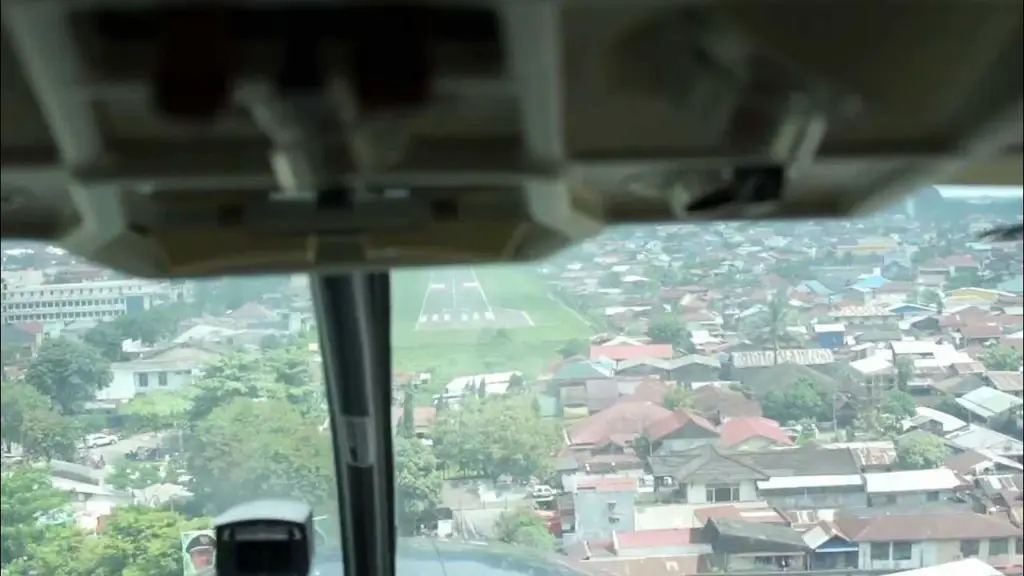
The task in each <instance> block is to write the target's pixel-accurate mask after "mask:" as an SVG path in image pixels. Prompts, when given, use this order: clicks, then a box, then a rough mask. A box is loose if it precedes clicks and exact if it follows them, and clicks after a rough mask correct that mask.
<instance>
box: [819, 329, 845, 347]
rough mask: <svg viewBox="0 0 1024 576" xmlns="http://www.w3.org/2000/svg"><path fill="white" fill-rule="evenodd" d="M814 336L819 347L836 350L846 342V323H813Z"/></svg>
mask: <svg viewBox="0 0 1024 576" xmlns="http://www.w3.org/2000/svg"><path fill="white" fill-rule="evenodd" d="M814 337H815V339H816V340H817V342H818V346H819V347H821V348H829V349H832V350H836V349H839V348H842V347H843V346H844V345H845V344H846V325H844V324H815V325H814Z"/></svg>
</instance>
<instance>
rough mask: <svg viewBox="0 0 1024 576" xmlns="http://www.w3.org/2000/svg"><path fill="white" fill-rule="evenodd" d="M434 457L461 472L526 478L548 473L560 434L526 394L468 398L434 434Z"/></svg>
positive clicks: (445, 416) (441, 419)
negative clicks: (539, 412)
mask: <svg viewBox="0 0 1024 576" xmlns="http://www.w3.org/2000/svg"><path fill="white" fill-rule="evenodd" d="M433 439H434V444H435V446H436V454H437V456H438V458H440V459H442V460H444V461H445V462H446V463H450V464H451V465H452V466H457V467H458V468H461V469H462V470H464V471H467V472H473V473H480V474H483V475H484V476H487V477H488V478H492V479H498V478H499V477H501V476H510V477H512V478H518V479H522V480H527V479H529V478H531V477H538V478H545V477H547V476H548V475H549V474H550V472H551V454H552V453H553V451H554V450H555V449H556V447H557V446H558V439H559V437H558V431H557V429H556V428H555V426H553V425H552V424H550V423H548V422H545V421H544V420H542V419H541V417H540V414H538V412H537V411H536V409H535V407H534V404H533V402H532V399H531V398H530V397H528V396H489V397H486V398H474V397H467V398H464V399H463V400H462V402H461V405H460V406H459V407H458V409H454V410H447V411H445V412H443V413H442V414H441V416H440V417H439V418H438V421H437V423H436V425H435V427H434V430H433Z"/></svg>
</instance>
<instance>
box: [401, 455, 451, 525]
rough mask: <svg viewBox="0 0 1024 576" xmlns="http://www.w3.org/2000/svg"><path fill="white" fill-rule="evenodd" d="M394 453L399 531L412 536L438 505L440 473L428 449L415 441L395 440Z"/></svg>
mask: <svg viewBox="0 0 1024 576" xmlns="http://www.w3.org/2000/svg"><path fill="white" fill-rule="evenodd" d="M394 452H395V485H396V494H395V503H396V504H397V505H398V528H399V531H400V532H401V533H402V534H403V535H413V534H415V533H416V531H417V529H418V527H419V525H420V523H421V522H424V521H426V520H428V516H429V515H430V514H431V513H433V512H434V511H435V510H437V507H438V506H440V505H441V483H442V480H441V474H440V473H439V472H438V471H437V459H436V458H434V454H433V453H432V452H431V450H430V447H428V446H426V445H424V444H423V443H422V442H420V441H419V440H416V439H415V438H411V439H407V438H402V437H397V438H395V441H394Z"/></svg>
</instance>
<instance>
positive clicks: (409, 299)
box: [391, 265, 591, 385]
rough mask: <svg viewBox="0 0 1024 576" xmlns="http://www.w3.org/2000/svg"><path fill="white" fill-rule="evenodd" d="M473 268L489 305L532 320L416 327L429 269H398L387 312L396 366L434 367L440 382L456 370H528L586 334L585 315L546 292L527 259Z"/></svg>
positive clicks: (408, 368)
mask: <svg viewBox="0 0 1024 576" xmlns="http://www.w3.org/2000/svg"><path fill="white" fill-rule="evenodd" d="M473 271H474V272H475V273H476V279H477V280H478V282H479V288H480V290H481V291H482V292H483V294H485V295H486V300H487V303H488V304H489V306H491V307H493V308H494V309H496V310H497V309H510V310H521V311H523V312H526V313H527V314H528V315H529V317H530V319H531V321H532V323H533V325H532V326H515V327H510V328H502V329H494V328H483V329H480V328H472V327H468V328H467V327H452V328H451V329H434V330H420V329H417V321H418V320H419V319H420V314H421V312H422V308H423V304H424V295H425V294H426V293H427V290H428V285H429V284H430V283H431V281H432V280H431V278H432V274H431V271H430V270H427V269H424V270H402V271H397V272H395V273H394V275H393V277H392V314H391V317H392V326H391V330H392V332H391V339H392V343H393V347H394V348H393V357H394V368H395V370H396V371H400V372H405V371H416V370H428V369H434V370H435V372H436V380H435V382H437V383H438V385H441V384H443V383H444V382H447V381H448V380H449V379H451V378H452V377H455V376H463V375H468V374H474V373H482V372H491V371H504V370H521V371H522V372H524V373H525V374H526V375H527V376H532V375H535V374H536V373H537V372H538V371H539V370H540V369H541V368H542V367H543V366H544V365H545V364H547V363H550V362H551V361H552V360H554V359H556V358H557V354H558V348H559V347H560V346H561V345H562V344H563V343H565V342H566V341H567V340H572V339H574V338H585V337H587V336H589V335H590V332H591V330H590V327H589V326H588V325H587V324H586V323H585V322H584V321H583V319H581V318H580V317H579V316H577V315H576V314H575V313H574V312H573V311H571V310H569V309H567V308H565V307H564V306H562V305H561V304H559V303H558V302H556V301H554V300H552V299H551V298H550V297H549V296H548V291H547V287H546V285H545V283H544V280H543V279H542V278H540V277H539V276H538V275H537V274H536V273H534V271H533V268H532V267H530V266H529V265H527V266H509V265H506V266H479V267H474V268H473Z"/></svg>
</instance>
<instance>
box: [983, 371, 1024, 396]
mask: <svg viewBox="0 0 1024 576" xmlns="http://www.w3.org/2000/svg"><path fill="white" fill-rule="evenodd" d="M985 379H986V380H987V382H988V385H989V386H990V387H992V388H995V389H996V390H999V391H1000V392H1005V393H1007V394H1010V395H1012V396H1016V397H1017V398H1021V399H1024V373H1021V372H1005V371H996V370H989V371H987V372H986V373H985Z"/></svg>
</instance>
